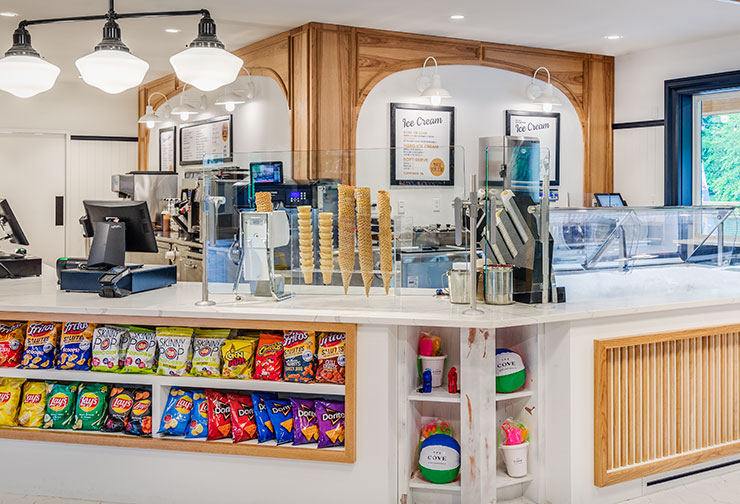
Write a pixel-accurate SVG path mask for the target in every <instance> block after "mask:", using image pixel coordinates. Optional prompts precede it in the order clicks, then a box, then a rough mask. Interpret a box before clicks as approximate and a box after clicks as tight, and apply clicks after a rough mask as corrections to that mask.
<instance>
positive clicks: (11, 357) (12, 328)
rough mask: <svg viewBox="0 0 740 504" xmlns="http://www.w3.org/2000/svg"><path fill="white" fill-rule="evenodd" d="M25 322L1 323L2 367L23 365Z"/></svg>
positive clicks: (0, 355) (0, 356)
mask: <svg viewBox="0 0 740 504" xmlns="http://www.w3.org/2000/svg"><path fill="white" fill-rule="evenodd" d="M25 334H26V323H25V322H4V323H0V366H7V367H16V366H17V365H18V364H20V363H21V356H22V355H23V342H24V340H25Z"/></svg>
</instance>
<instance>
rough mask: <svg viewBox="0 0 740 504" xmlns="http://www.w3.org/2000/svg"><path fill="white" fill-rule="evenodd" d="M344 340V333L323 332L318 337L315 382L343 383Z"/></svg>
mask: <svg viewBox="0 0 740 504" xmlns="http://www.w3.org/2000/svg"><path fill="white" fill-rule="evenodd" d="M345 339H346V335H345V334H344V333H335V332H325V333H321V336H319V352H318V358H319V367H318V368H317V369H316V381H317V382H320V383H344V364H345V360H346V359H345V354H344V343H345Z"/></svg>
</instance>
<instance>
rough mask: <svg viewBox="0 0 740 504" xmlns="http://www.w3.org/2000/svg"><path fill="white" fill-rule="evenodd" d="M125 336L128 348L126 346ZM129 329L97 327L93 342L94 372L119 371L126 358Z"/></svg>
mask: <svg viewBox="0 0 740 504" xmlns="http://www.w3.org/2000/svg"><path fill="white" fill-rule="evenodd" d="M124 336H125V339H126V342H125V344H126V346H123V345H124V341H123V340H124ZM127 349H128V329H126V328H125V327H115V326H103V327H96V328H95V331H93V340H92V362H91V364H92V370H93V371H113V372H115V371H118V370H119V369H121V362H122V361H123V360H124V359H125V358H126V350H127Z"/></svg>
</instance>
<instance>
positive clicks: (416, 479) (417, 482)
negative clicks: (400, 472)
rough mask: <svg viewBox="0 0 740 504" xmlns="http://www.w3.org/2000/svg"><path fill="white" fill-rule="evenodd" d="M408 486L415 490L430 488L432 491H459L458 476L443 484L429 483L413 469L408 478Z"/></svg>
mask: <svg viewBox="0 0 740 504" xmlns="http://www.w3.org/2000/svg"><path fill="white" fill-rule="evenodd" d="M409 488H415V489H417V490H431V491H434V492H451V493H459V492H460V478H457V479H456V480H455V481H452V482H450V483H445V484H441V485H440V484H437V483H430V482H428V481H427V480H425V479H424V478H422V477H421V475H420V474H419V472H418V471H414V473H413V474H412V475H411V479H410V480H409Z"/></svg>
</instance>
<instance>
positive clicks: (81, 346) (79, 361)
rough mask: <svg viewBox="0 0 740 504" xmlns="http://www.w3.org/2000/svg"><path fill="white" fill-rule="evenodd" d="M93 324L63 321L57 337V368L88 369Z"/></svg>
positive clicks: (93, 329)
mask: <svg viewBox="0 0 740 504" xmlns="http://www.w3.org/2000/svg"><path fill="white" fill-rule="evenodd" d="M94 331H95V324H88V323H87V322H65V323H64V325H63V326H62V336H61V338H59V362H58V363H57V367H58V368H59V369H78V370H81V371H89V370H90V360H91V357H92V339H93V333H94Z"/></svg>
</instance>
